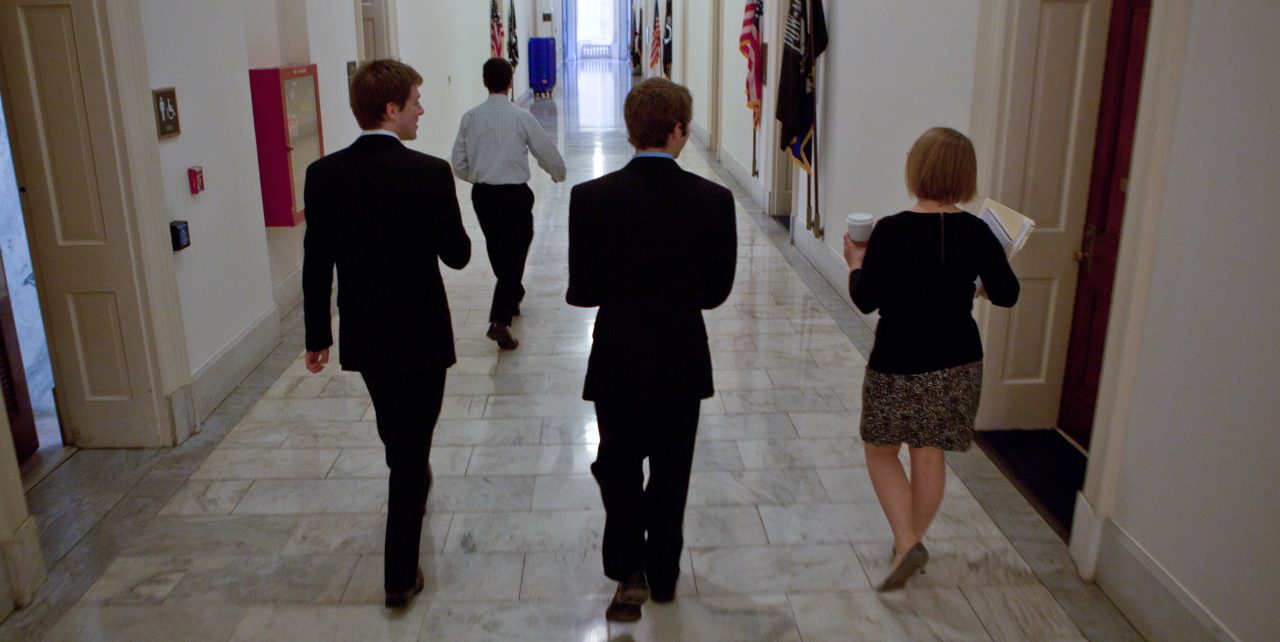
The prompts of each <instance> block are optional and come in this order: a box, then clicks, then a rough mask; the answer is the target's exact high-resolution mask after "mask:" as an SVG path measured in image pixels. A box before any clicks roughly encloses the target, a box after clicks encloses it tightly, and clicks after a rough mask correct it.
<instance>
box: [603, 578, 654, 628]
mask: <svg viewBox="0 0 1280 642" xmlns="http://www.w3.org/2000/svg"><path fill="white" fill-rule="evenodd" d="M648 601H649V583H648V581H646V580H645V577H644V571H635V572H634V573H632V574H631V575H629V576H627V579H625V580H622V581H621V582H618V590H617V591H614V593H613V601H612V602H610V603H609V608H607V609H605V611H604V619H606V620H608V621H610V622H635V621H636V620H639V619H640V605H641V604H644V603H645V602H648Z"/></svg>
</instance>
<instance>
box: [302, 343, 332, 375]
mask: <svg viewBox="0 0 1280 642" xmlns="http://www.w3.org/2000/svg"><path fill="white" fill-rule="evenodd" d="M326 363H329V349H328V348H325V349H324V350H320V351H317V352H312V351H310V350H307V370H310V371H311V372H320V371H321V370H324V364H326Z"/></svg>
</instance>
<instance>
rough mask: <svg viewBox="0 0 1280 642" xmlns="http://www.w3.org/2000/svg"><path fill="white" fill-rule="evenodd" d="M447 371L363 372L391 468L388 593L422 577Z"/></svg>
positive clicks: (410, 585)
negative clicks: (421, 551)
mask: <svg viewBox="0 0 1280 642" xmlns="http://www.w3.org/2000/svg"><path fill="white" fill-rule="evenodd" d="M445 372H446V370H445V369H443V368H442V369H440V370H438V371H434V372H425V373H423V372H412V373H407V372H376V373H375V372H361V373H360V374H361V375H362V376H363V377H364V383H365V386H366V387H368V389H369V396H370V397H371V398H372V399H373V409H374V411H375V412H376V413H377V415H378V437H379V438H381V439H382V443H383V445H384V446H385V447H386V451H387V467H388V468H390V469H391V478H390V481H389V484H388V489H389V492H388V499H387V535H386V544H385V554H386V560H385V562H384V565H383V578H384V579H383V582H384V586H385V588H386V590H387V591H388V592H391V591H406V590H409V589H412V588H413V585H414V582H415V580H416V579H417V570H418V548H419V546H420V545H421V540H422V519H423V506H425V505H426V501H427V492H428V491H429V490H430V485H431V482H430V477H429V476H428V473H427V460H428V458H429V457H430V454H431V436H432V434H433V433H434V432H435V428H436V420H437V419H438V418H439V417H440V406H441V404H442V403H443V401H444V380H445Z"/></svg>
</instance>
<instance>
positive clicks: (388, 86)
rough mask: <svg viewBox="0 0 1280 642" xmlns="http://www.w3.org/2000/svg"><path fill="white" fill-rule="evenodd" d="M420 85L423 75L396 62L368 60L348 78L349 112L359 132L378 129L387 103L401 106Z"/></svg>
mask: <svg viewBox="0 0 1280 642" xmlns="http://www.w3.org/2000/svg"><path fill="white" fill-rule="evenodd" d="M421 84H422V75H421V74H419V73H418V72H417V71H415V70H414V68H413V67H410V66H409V65H406V64H404V63H402V62H400V61H398V60H387V59H381V60H370V61H369V62H366V63H364V64H363V65H360V68H359V69H357V70H356V73H355V75H354V76H352V77H351V113H353V114H355V116H356V122H357V123H360V129H366V130H367V129H378V128H379V127H381V126H382V120H383V118H384V117H385V115H386V112H387V103H395V104H397V105H399V106H400V107H404V104H405V102H407V101H408V100H409V93H410V92H412V91H413V88H414V87H417V86H418V85H421Z"/></svg>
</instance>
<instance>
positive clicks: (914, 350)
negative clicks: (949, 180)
mask: <svg viewBox="0 0 1280 642" xmlns="http://www.w3.org/2000/svg"><path fill="white" fill-rule="evenodd" d="M978 277H981V278H982V285H983V288H984V289H985V290H986V293H987V297H988V298H989V299H991V302H992V303H994V304H996V305H998V306H1001V307H1006V308H1007V307H1011V306H1012V305H1013V304H1014V303H1015V302H1017V300H1018V290H1019V288H1018V278H1017V277H1016V276H1014V274H1013V270H1012V269H1010V267H1009V261H1008V259H1006V258H1005V255H1004V250H1003V248H1001V247H1000V243H999V241H997V240H996V237H995V236H994V235H993V234H992V233H991V230H990V229H989V228H988V227H987V225H986V224H985V223H983V222H982V220H980V219H979V218H978V217H976V216H974V215H972V214H969V213H968V212H953V213H946V214H936V213H932V214H924V213H919V212H901V213H898V214H894V215H893V216H888V217H886V218H884V219H882V220H880V221H879V222H878V223H876V226H875V229H874V230H873V231H872V233H871V238H870V240H869V241H868V242H867V254H866V256H865V257H864V259H863V262H862V268H861V269H859V270H853V271H852V272H850V273H849V296H850V297H852V298H853V302H854V304H855V305H857V306H858V309H859V310H862V311H863V312H864V313H870V312H872V311H874V310H877V309H878V310H880V323H879V324H878V325H877V326H876V341H875V346H874V347H873V348H872V349H871V359H870V360H869V361H868V365H869V367H870V368H871V369H873V370H876V371H878V372H884V373H888V374H919V373H922V372H930V371H934V370H941V369H943V368H950V367H953V366H958V365H962V364H965V363H971V362H973V361H977V360H979V359H981V358H982V340H981V338H980V337H979V335H978V325H977V323H975V322H974V320H973V296H974V292H975V287H976V286H975V284H974V281H975V280H976V279H977V278H978Z"/></svg>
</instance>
